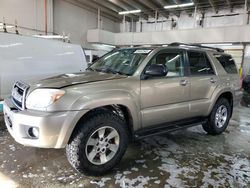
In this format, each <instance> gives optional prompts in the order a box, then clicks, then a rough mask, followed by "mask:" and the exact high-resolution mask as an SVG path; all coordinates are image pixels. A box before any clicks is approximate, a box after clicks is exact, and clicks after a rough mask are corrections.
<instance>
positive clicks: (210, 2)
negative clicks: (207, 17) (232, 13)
mask: <svg viewBox="0 0 250 188" xmlns="http://www.w3.org/2000/svg"><path fill="white" fill-rule="evenodd" d="M208 2H209V4H210V6H211V7H212V9H213V10H214V12H217V9H216V7H215V4H214V0H208Z"/></svg>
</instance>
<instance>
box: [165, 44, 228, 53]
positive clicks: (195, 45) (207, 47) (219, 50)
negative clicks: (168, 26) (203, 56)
mask: <svg viewBox="0 0 250 188" xmlns="http://www.w3.org/2000/svg"><path fill="white" fill-rule="evenodd" d="M181 45H183V46H192V47H198V48H206V49H212V50H216V51H217V52H224V50H223V49H221V48H215V47H210V46H203V45H200V44H186V43H181V42H174V43H171V44H169V45H168V46H181Z"/></svg>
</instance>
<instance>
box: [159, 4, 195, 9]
mask: <svg viewBox="0 0 250 188" xmlns="http://www.w3.org/2000/svg"><path fill="white" fill-rule="evenodd" d="M193 5H194V3H193V2H191V3H183V4H178V5H167V6H164V8H165V9H173V8H182V7H190V6H193Z"/></svg>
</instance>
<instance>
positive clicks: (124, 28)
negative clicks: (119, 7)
mask: <svg viewBox="0 0 250 188" xmlns="http://www.w3.org/2000/svg"><path fill="white" fill-rule="evenodd" d="M125 31H126V16H125V14H124V15H123V32H125Z"/></svg>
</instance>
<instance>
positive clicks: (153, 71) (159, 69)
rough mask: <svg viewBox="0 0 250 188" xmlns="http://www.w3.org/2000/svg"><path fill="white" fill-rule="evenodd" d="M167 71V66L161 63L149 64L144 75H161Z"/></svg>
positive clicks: (164, 74)
mask: <svg viewBox="0 0 250 188" xmlns="http://www.w3.org/2000/svg"><path fill="white" fill-rule="evenodd" d="M167 73H168V70H167V67H166V66H165V65H162V64H153V65H150V66H149V67H148V68H147V69H146V71H145V75H146V76H150V77H163V76H166V75H167Z"/></svg>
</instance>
